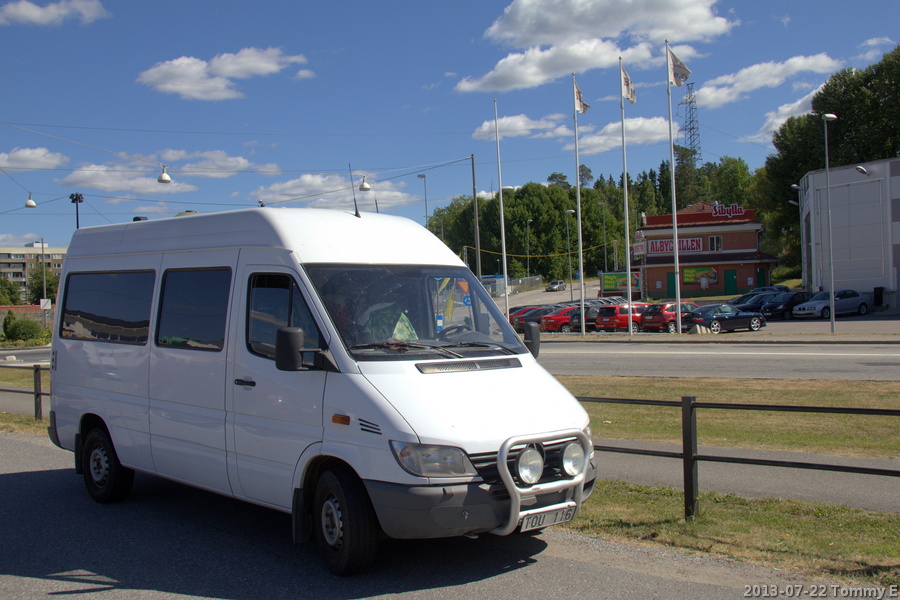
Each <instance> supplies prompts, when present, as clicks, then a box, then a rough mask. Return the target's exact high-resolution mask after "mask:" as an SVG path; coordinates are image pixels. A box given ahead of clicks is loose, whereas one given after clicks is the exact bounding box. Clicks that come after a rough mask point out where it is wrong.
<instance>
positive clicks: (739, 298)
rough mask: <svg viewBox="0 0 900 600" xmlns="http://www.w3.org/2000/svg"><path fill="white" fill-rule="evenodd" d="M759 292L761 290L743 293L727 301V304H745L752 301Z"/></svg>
mask: <svg viewBox="0 0 900 600" xmlns="http://www.w3.org/2000/svg"><path fill="white" fill-rule="evenodd" d="M758 294H759V292H753V293H751V294H741V295H740V296H737V297H735V298H732V299H731V300H728V301H727V302H726V304H731V305H733V306H736V305H738V304H743V303H744V302H750V300H751V299H753V298H754V297H755V296H757V295H758Z"/></svg>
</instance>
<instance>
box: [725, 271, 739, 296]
mask: <svg viewBox="0 0 900 600" xmlns="http://www.w3.org/2000/svg"><path fill="white" fill-rule="evenodd" d="M737 293H738V292H737V271H736V270H734V269H726V270H725V295H726V296H731V295H732V294H737Z"/></svg>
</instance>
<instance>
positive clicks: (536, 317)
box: [512, 305, 559, 333]
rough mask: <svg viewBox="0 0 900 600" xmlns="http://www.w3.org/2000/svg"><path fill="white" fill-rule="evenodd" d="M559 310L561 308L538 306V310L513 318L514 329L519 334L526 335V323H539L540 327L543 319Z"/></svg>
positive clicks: (533, 309)
mask: <svg viewBox="0 0 900 600" xmlns="http://www.w3.org/2000/svg"><path fill="white" fill-rule="evenodd" d="M558 308H559V306H556V305H549V306H538V307H537V308H532V309H531V310H529V311H526V312H524V313H521V314H518V315H516V316H515V317H512V326H513V329H515V330H516V332H517V333H524V332H525V323H537V324H538V325H540V323H541V317H543V316H544V315H546V314H547V313H549V312H553V311H554V310H556V309H558Z"/></svg>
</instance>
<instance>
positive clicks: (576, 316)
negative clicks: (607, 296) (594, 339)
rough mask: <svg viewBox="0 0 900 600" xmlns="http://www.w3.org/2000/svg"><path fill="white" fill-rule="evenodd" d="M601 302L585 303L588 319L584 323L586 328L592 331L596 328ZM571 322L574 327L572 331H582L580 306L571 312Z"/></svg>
mask: <svg viewBox="0 0 900 600" xmlns="http://www.w3.org/2000/svg"><path fill="white" fill-rule="evenodd" d="M600 306H601V305H599V304H585V305H584V312H586V313H587V321H585V323H584V330H585V331H591V330H592V329H593V328H594V319H596V318H597V310H598V309H599V308H600ZM569 319H570V321H569V324H570V325H571V327H572V331H581V307H580V306H579V307H578V308H576V309H575V310H574V311H572V312H571V313H570V314H569Z"/></svg>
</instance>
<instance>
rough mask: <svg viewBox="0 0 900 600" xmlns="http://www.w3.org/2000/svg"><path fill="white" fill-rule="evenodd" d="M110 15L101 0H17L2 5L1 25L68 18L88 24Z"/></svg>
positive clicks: (59, 21)
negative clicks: (41, 2) (40, 2)
mask: <svg viewBox="0 0 900 600" xmlns="http://www.w3.org/2000/svg"><path fill="white" fill-rule="evenodd" d="M109 16H111V15H110V14H109V12H107V11H106V9H105V8H103V5H102V4H101V3H100V0H60V1H59V2H51V3H50V4H47V5H46V6H38V5H37V4H35V3H34V2H29V0H17V1H15V2H9V3H7V4H4V5H3V6H0V25H13V24H22V25H62V23H63V22H64V21H66V20H68V19H78V20H79V21H81V23H82V24H83V25H86V24H88V23H93V22H94V21H96V20H97V19H104V18H106V17H109Z"/></svg>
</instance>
